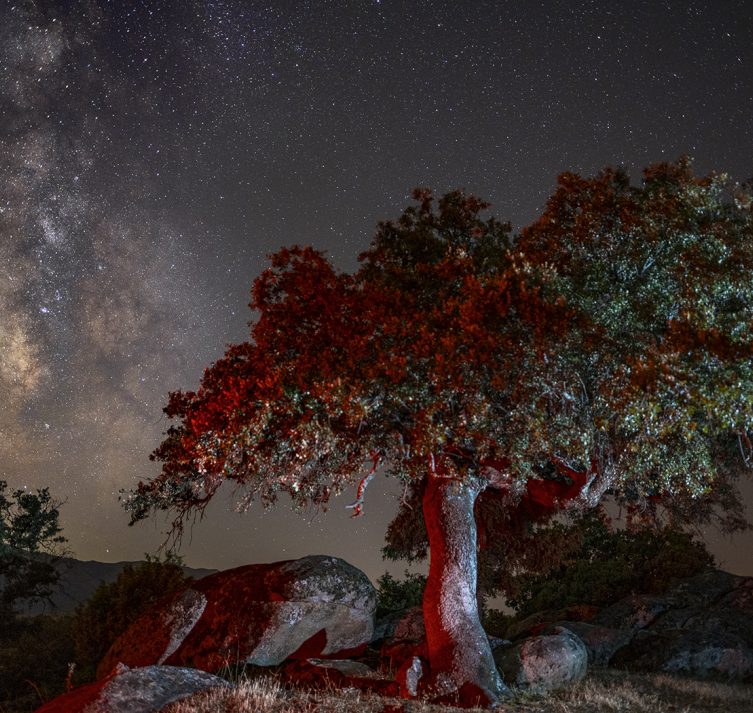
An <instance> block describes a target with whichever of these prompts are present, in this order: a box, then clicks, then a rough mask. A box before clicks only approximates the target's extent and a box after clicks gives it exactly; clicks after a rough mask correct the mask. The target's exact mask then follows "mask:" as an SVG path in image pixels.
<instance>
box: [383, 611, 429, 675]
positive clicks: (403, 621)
mask: <svg viewBox="0 0 753 713" xmlns="http://www.w3.org/2000/svg"><path fill="white" fill-rule="evenodd" d="M393 626H394V630H393V635H392V636H390V637H388V638H387V639H385V640H384V641H383V643H382V646H381V648H380V651H379V659H380V661H381V666H382V667H384V668H387V669H392V670H400V669H402V668H403V667H404V666H405V665H406V661H411V660H412V659H413V658H414V657H420V656H425V655H426V626H425V625H424V613H423V610H422V609H421V607H412V608H411V609H406V610H404V611H403V612H402V614H401V617H400V618H399V619H398V620H396V621H394V622H393Z"/></svg>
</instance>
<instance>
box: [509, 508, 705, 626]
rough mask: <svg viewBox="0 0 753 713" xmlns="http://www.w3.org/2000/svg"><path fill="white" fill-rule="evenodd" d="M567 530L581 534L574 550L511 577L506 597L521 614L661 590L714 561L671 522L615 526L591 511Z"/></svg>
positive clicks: (655, 592)
mask: <svg viewBox="0 0 753 713" xmlns="http://www.w3.org/2000/svg"><path fill="white" fill-rule="evenodd" d="M557 527H561V526H557ZM568 530H569V534H570V536H571V537H575V538H580V543H581V544H580V548H579V549H578V550H577V551H576V552H575V554H574V555H572V556H570V557H568V558H566V559H565V560H564V561H563V562H562V563H561V564H560V565H559V566H558V567H556V568H555V569H553V570H550V571H548V572H539V573H535V574H532V573H524V574H520V575H517V576H515V577H513V578H512V580H511V586H510V591H508V597H507V601H508V604H509V605H510V606H511V607H513V608H514V609H515V610H516V612H517V614H518V616H520V617H523V616H527V615H529V614H532V613H534V612H536V611H542V610H545V609H560V608H563V607H566V606H571V605H576V604H593V605H596V606H604V605H606V604H609V603H612V602H614V601H617V600H618V599H621V598H622V597H624V596H627V595H628V594H661V593H662V592H665V591H667V589H669V588H670V587H671V586H673V585H674V584H676V583H677V582H678V581H679V580H681V579H683V578H686V577H690V576H692V575H694V574H697V573H698V572H701V571H703V570H705V569H707V568H709V567H713V566H714V558H713V556H712V555H711V554H710V553H709V551H708V550H707V549H706V546H705V545H704V544H703V543H702V542H698V541H697V540H694V539H693V537H692V535H690V534H688V533H687V532H684V531H682V530H679V529H677V528H673V527H670V526H665V527H661V528H658V529H640V530H614V529H612V528H611V527H610V525H609V522H608V520H607V519H606V518H605V517H604V516H603V515H601V514H595V515H594V514H592V515H589V516H587V517H585V518H584V519H583V520H582V521H580V522H578V523H576V524H574V525H572V526H570V527H569V528H568Z"/></svg>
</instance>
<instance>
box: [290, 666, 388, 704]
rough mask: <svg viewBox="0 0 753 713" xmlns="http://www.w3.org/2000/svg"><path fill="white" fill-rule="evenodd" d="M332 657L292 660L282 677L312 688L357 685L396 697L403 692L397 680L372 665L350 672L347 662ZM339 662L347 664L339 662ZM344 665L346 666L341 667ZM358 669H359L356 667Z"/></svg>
mask: <svg viewBox="0 0 753 713" xmlns="http://www.w3.org/2000/svg"><path fill="white" fill-rule="evenodd" d="M333 663H334V662H332V661H326V662H324V661H322V660H318V659H306V660H295V661H290V662H289V663H288V664H286V666H285V668H284V669H283V670H282V680H283V681H284V682H286V683H289V684H292V685H294V686H299V687H300V686H304V687H309V688H328V689H330V690H332V689H333V688H336V689H341V690H342V689H346V688H354V689H356V690H359V691H364V692H369V693H375V694H377V695H380V696H387V697H394V696H397V695H398V693H399V687H398V684H397V683H396V682H395V681H392V680H388V679H383V678H377V677H375V676H374V672H373V671H372V670H371V669H369V668H368V667H364V668H360V666H362V665H360V666H359V668H358V670H359V671H361V673H362V674H364V675H361V674H360V673H359V674H355V675H353V674H350V673H348V670H349V668H350V667H348V666H347V665H345V664H347V663H352V664H355V662H345V661H342V662H338V663H335V665H333ZM338 664H343V665H342V666H341V665H338ZM341 669H343V670H341ZM354 670H355V669H354Z"/></svg>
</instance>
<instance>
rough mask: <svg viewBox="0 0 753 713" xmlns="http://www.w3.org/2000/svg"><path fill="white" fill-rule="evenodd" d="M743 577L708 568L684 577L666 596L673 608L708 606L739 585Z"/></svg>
mask: <svg viewBox="0 0 753 713" xmlns="http://www.w3.org/2000/svg"><path fill="white" fill-rule="evenodd" d="M745 579H746V578H744V577H738V576H737V575H734V574H730V573H729V572H724V571H722V570H721V569H709V570H706V571H705V572H701V573H700V574H696V575H695V576H693V577H689V578H688V579H684V580H683V581H682V582H680V583H679V584H678V585H677V586H675V587H674V588H673V589H671V590H670V591H669V592H668V593H667V595H666V596H667V599H669V600H670V601H671V604H672V607H673V608H675V609H685V608H694V607H709V606H711V605H713V604H715V603H716V602H718V601H719V600H720V599H721V598H722V597H723V596H724V595H725V594H728V593H730V592H732V591H733V590H734V589H736V588H737V587H739V586H740V585H741V584H742V583H743V582H744V581H745Z"/></svg>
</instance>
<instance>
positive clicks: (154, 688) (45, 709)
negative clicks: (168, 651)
mask: <svg viewBox="0 0 753 713" xmlns="http://www.w3.org/2000/svg"><path fill="white" fill-rule="evenodd" d="M220 686H230V684H229V683H228V682H227V681H225V680H223V679H221V678H219V677H218V676H212V675H211V674H209V673H205V672H204V671H197V670H195V669H192V668H177V667H175V666H145V667H143V668H128V667H127V666H123V665H121V666H118V667H117V668H115V669H114V670H113V671H112V673H111V675H110V676H108V677H107V678H105V679H103V680H101V681H97V682H96V683H91V684H89V685H87V686H81V687H80V688H77V689H75V690H73V691H71V692H70V693H65V694H63V695H62V696H58V697H57V698H55V699H54V700H52V701H50V702H49V703H46V704H45V705H43V706H42V707H41V708H39V709H37V712H36V713H156V712H157V711H160V710H162V708H164V707H165V706H166V705H168V704H169V703H173V702H174V701H179V700H181V699H182V698H187V697H188V696H192V695H193V694H195V693H199V692H200V691H206V690H208V689H210V688H217V687H220Z"/></svg>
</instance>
